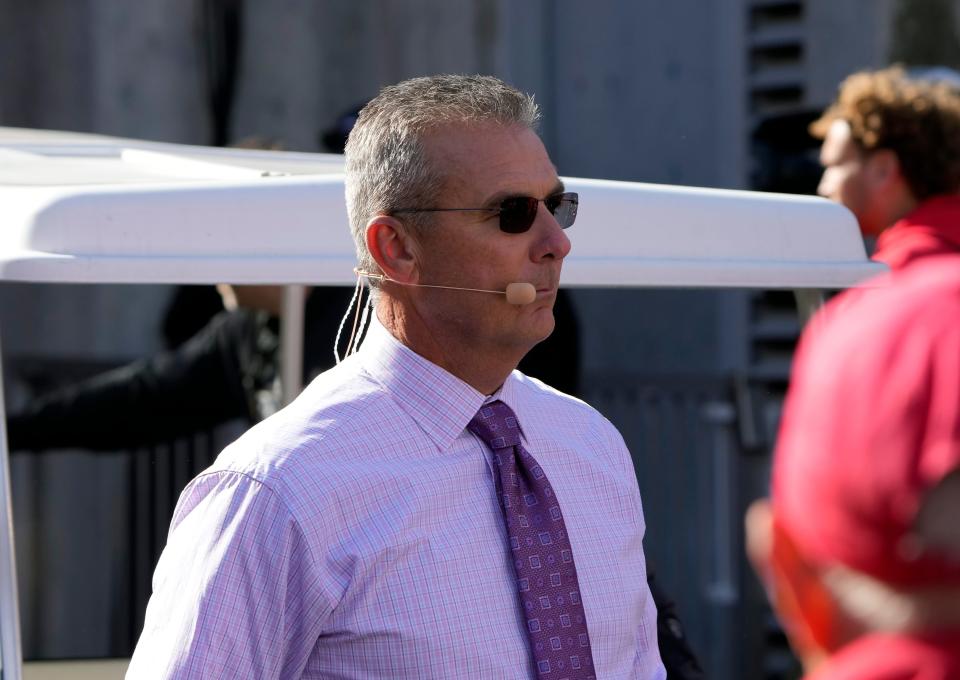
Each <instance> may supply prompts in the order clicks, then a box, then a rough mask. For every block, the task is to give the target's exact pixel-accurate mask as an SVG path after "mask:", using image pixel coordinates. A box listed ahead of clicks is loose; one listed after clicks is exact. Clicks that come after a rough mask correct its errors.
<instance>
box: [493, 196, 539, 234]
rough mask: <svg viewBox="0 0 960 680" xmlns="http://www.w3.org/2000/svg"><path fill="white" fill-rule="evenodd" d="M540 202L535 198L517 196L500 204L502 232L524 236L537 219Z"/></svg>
mask: <svg viewBox="0 0 960 680" xmlns="http://www.w3.org/2000/svg"><path fill="white" fill-rule="evenodd" d="M539 205H540V201H538V200H537V199H535V198H527V197H524V196H517V197H515V198H508V199H506V200H505V201H503V203H501V204H500V231H504V232H506V233H508V234H522V233H523V232H525V231H526V230H527V229H529V228H530V225H531V224H533V220H534V219H536V217H537V207H538V206H539Z"/></svg>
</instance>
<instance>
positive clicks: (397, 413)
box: [127, 323, 666, 680]
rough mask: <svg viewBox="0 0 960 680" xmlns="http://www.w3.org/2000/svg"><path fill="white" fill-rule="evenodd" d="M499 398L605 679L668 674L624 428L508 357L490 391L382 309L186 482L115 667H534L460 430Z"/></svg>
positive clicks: (360, 673) (478, 450)
mask: <svg viewBox="0 0 960 680" xmlns="http://www.w3.org/2000/svg"><path fill="white" fill-rule="evenodd" d="M494 398H496V399H501V400H502V401H503V402H505V403H506V404H507V405H508V406H509V407H510V408H511V409H513V411H514V412H515V413H516V414H517V418H518V419H519V421H520V423H521V427H522V428H523V434H524V445H525V446H526V447H527V448H528V449H529V450H530V451H531V452H532V453H533V454H534V455H535V456H536V458H537V460H538V461H539V463H540V464H541V465H542V466H543V468H544V470H545V471H546V472H547V475H548V477H549V479H550V481H551V483H552V485H553V488H554V490H555V492H556V495H557V497H558V499H559V500H560V503H561V507H562V508H563V514H564V517H565V519H566V524H567V529H568V533H569V536H570V540H571V543H572V546H573V551H574V556H575V559H576V562H577V573H578V575H579V581H580V588H581V592H582V595H583V602H584V608H585V612H586V616H587V623H588V626H589V630H590V640H591V644H592V647H593V654H594V659H595V664H596V670H597V677H598V678H603V679H606V678H644V679H651V680H653V679H662V678H665V677H666V673H665V671H664V669H663V666H662V664H661V662H660V656H659V652H658V651H657V637H656V610H655V607H654V604H653V600H652V598H651V596H650V592H649V590H648V588H647V581H646V573H645V564H644V556H643V546H642V540H643V534H644V519H643V511H642V509H641V505H640V494H639V491H638V489H637V482H636V478H635V476H634V471H633V466H632V464H631V461H630V456H629V454H628V452H627V450H626V447H625V446H624V443H623V440H622V438H621V437H620V435H619V433H618V432H617V431H616V430H615V429H614V427H613V426H612V425H611V424H610V423H609V422H608V421H607V420H606V419H605V418H603V417H602V416H601V415H600V414H598V413H597V412H596V411H594V410H593V409H592V408H590V407H589V406H587V405H586V404H584V403H583V402H581V401H578V400H576V399H573V398H571V397H568V396H566V395H563V394H561V393H559V392H556V391H554V390H552V389H550V388H549V387H546V386H544V385H543V384H542V383H540V382H538V381H535V380H532V379H530V378H527V377H525V376H524V375H523V374H521V373H519V372H514V373H513V374H512V375H511V376H510V377H509V378H508V379H507V381H506V382H505V383H504V385H503V387H502V388H501V389H500V390H499V391H498V392H497V393H496V394H495V395H493V396H492V397H489V398H488V397H485V396H484V395H483V394H480V393H479V392H477V391H476V390H474V389H473V388H471V387H470V386H469V385H467V384H465V383H463V382H461V381H460V380H459V379H457V378H455V377H454V376H452V375H451V374H449V373H447V372H446V371H444V370H442V369H441V368H439V367H437V366H436V365H434V364H432V363H430V362H429V361H427V360H425V359H423V358H422V357H420V356H418V355H417V354H415V353H414V352H412V351H411V350H409V349H408V348H406V347H405V346H403V345H402V344H400V343H399V342H398V341H397V340H396V339H394V338H393V337H392V336H391V335H390V334H389V333H388V332H387V331H386V330H385V329H384V328H383V327H382V326H380V325H379V324H377V323H374V325H373V327H372V328H371V330H370V333H369V335H368V338H367V340H366V341H365V342H364V344H363V347H362V349H361V350H360V352H359V353H358V354H356V355H354V356H353V357H351V358H349V359H347V360H346V361H344V362H343V363H341V364H340V365H339V366H338V367H336V368H334V369H332V370H330V371H328V372H326V373H324V374H323V375H321V376H319V377H318V378H317V379H316V380H315V381H314V382H313V383H311V384H310V386H309V387H308V388H307V389H306V390H305V391H304V393H303V394H302V395H301V396H300V397H299V398H298V399H297V400H296V401H295V402H294V403H293V404H291V405H290V406H288V407H287V408H285V409H284V410H283V411H281V412H280V413H278V414H276V415H275V416H273V417H271V418H269V419H267V420H265V421H264V422H262V423H260V424H259V425H257V426H256V427H254V428H252V429H251V430H250V431H249V432H247V433H246V434H245V435H244V436H243V437H241V438H240V439H239V440H237V441H236V442H235V443H233V444H232V445H230V446H229V447H227V449H225V450H224V452H223V453H222V454H221V455H220V457H219V458H218V459H217V461H216V462H215V463H214V464H213V466H211V467H210V468H209V469H208V470H206V471H205V472H203V473H202V474H200V475H199V476H198V477H197V478H196V479H194V480H193V481H192V482H191V483H190V484H189V485H188V486H187V488H186V489H185V490H184V491H183V494H182V495H181V496H180V500H179V503H178V505H177V509H176V512H175V514H174V518H173V521H172V524H171V528H170V535H169V537H168V542H167V546H166V548H165V549H164V551H163V555H162V556H161V558H160V561H159V563H158V564H157V569H156V572H155V574H154V579H153V596H152V597H151V599H150V603H149V605H148V607H147V614H146V622H145V624H144V630H143V633H142V635H141V637H140V641H139V643H138V644H137V649H136V651H135V653H134V656H133V660H132V662H131V665H130V669H129V671H128V673H127V677H128V678H131V679H140V678H184V679H187V678H189V679H190V680H201V679H203V678H231V679H233V678H258V679H260V678H284V679H286V678H338V679H353V678H389V679H402V678H444V679H446V678H528V677H530V673H531V668H532V665H531V656H530V650H529V646H528V644H527V638H526V635H525V632H524V623H523V621H524V619H523V616H522V614H521V611H520V605H519V601H518V597H517V588H516V585H515V583H514V580H515V576H514V572H513V565H512V564H511V562H510V555H509V550H508V547H507V540H506V535H505V530H504V525H503V516H502V514H501V511H500V508H499V507H498V505H497V499H496V497H495V494H494V482H493V477H492V468H491V453H490V450H489V449H488V448H487V447H486V446H485V445H484V444H483V443H482V442H481V441H480V440H479V439H478V438H477V437H475V436H474V435H473V434H471V433H470V432H468V431H467V430H466V425H467V423H468V422H469V421H470V419H471V418H473V416H474V414H476V412H477V410H478V409H479V408H480V406H481V405H482V404H483V403H484V402H485V401H488V400H490V399H494Z"/></svg>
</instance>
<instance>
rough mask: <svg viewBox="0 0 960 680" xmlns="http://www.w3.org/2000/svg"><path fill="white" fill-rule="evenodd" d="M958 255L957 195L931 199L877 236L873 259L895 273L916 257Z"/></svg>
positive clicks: (959, 215) (959, 218)
mask: <svg viewBox="0 0 960 680" xmlns="http://www.w3.org/2000/svg"><path fill="white" fill-rule="evenodd" d="M946 253H960V196H953V195H950V196H947V195H943V196H934V197H932V198H928V199H927V200H925V201H923V202H922V203H920V205H918V206H917V207H916V208H914V209H913V211H911V212H910V214H908V215H907V216H906V217H904V218H903V219H901V220H899V221H898V222H897V223H896V224H894V225H893V226H892V227H890V228H889V229H887V230H885V231H884V232H883V233H881V234H880V237H879V238H878V239H877V248H876V250H875V251H874V253H873V259H874V260H877V261H878V262H883V263H885V264H886V265H888V266H889V267H890V269H893V270H894V271H897V270H899V269H903V268H904V267H905V266H906V265H907V264H908V263H910V262H912V261H913V260H915V259H917V258H919V257H925V256H927V255H942V254H946Z"/></svg>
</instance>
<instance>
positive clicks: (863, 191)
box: [817, 120, 889, 236]
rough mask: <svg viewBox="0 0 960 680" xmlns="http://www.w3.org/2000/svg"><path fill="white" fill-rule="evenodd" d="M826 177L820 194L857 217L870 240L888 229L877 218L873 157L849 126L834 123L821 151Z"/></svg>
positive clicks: (821, 185)
mask: <svg viewBox="0 0 960 680" xmlns="http://www.w3.org/2000/svg"><path fill="white" fill-rule="evenodd" d="M820 163H821V165H823V176H822V177H821V178H820V185H819V186H818V187H817V193H818V194H820V195H821V196H824V197H825V198H829V199H831V200H833V201H836V202H837V203H842V204H843V205H845V206H846V207H847V208H849V209H850V211H851V212H852V213H853V214H854V215H855V216H856V218H857V221H858V222H859V223H860V231H862V232H863V233H864V234H866V235H868V236H874V235H876V234H879V233H880V232H881V231H883V229H884V228H886V227H887V226H889V225H887V224H884V223H883V218H882V217H881V216H880V215H879V214H878V207H879V206H878V199H879V198H880V197H879V196H878V195H877V184H876V182H874V181H873V179H874V178H873V174H872V173H871V167H870V166H871V157H870V155H868V154H867V153H865V152H864V151H863V150H861V149H860V147H858V146H857V144H856V142H854V140H853V135H852V134H851V132H850V125H849V123H847V121H845V120H835V121H834V122H833V124H832V125H831V126H830V129H829V130H828V131H827V136H826V137H825V138H824V140H823V146H822V147H821V148H820Z"/></svg>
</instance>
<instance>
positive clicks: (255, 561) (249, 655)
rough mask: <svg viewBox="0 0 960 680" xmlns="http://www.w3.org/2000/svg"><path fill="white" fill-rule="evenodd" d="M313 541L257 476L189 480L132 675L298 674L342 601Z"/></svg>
mask: <svg viewBox="0 0 960 680" xmlns="http://www.w3.org/2000/svg"><path fill="white" fill-rule="evenodd" d="M310 540H311V536H308V535H306V534H305V533H304V532H303V531H302V529H301V526H300V524H299V523H298V521H297V519H296V518H295V517H294V515H293V514H292V513H291V511H290V509H289V508H288V506H287V505H286V503H285V502H284V501H283V499H282V498H280V496H278V494H277V493H275V492H274V491H273V490H271V489H270V488H269V487H267V486H265V485H264V484H262V483H261V482H259V481H257V480H255V479H253V478H251V477H250V476H249V475H246V474H243V473H238V472H230V471H219V472H214V473H209V474H205V475H201V476H200V477H198V478H197V479H196V480H194V481H193V482H191V484H190V485H189V486H188V487H187V489H186V490H185V491H184V493H183V495H182V496H181V498H180V501H179V503H178V507H177V511H176V513H175V515H174V518H173V521H172V523H171V529H170V536H169V539H168V542H167V545H166V547H165V548H164V551H163V554H162V555H161V556H160V560H159V562H158V564H157V568H156V571H155V573H154V578H153V594H152V596H151V598H150V602H149V604H148V605H147V613H146V619H145V621H144V627H143V632H142V634H141V636H140V639H139V641H138V642H137V647H136V649H135V651H134V653H133V658H132V660H131V662H130V666H129V669H128V670H127V678H131V679H134V678H135V679H136V680H149V679H157V680H160V679H162V680H174V679H183V680H187V679H189V680H204V679H205V678H258V679H263V680H270V679H275V678H300V677H301V676H302V674H303V670H304V668H305V666H306V664H307V661H308V659H309V657H310V654H311V652H312V651H313V649H314V648H315V646H316V644H317V640H318V639H319V637H320V635H321V632H322V629H323V625H324V623H325V621H326V619H327V617H328V615H329V613H330V612H331V610H332V608H333V605H334V603H335V601H334V598H333V596H332V595H331V590H330V589H329V583H328V582H325V580H324V577H323V574H325V572H324V571H323V565H321V564H319V563H318V562H317V561H316V560H315V559H314V558H313V555H312V553H311V545H310ZM330 582H332V581H330Z"/></svg>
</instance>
